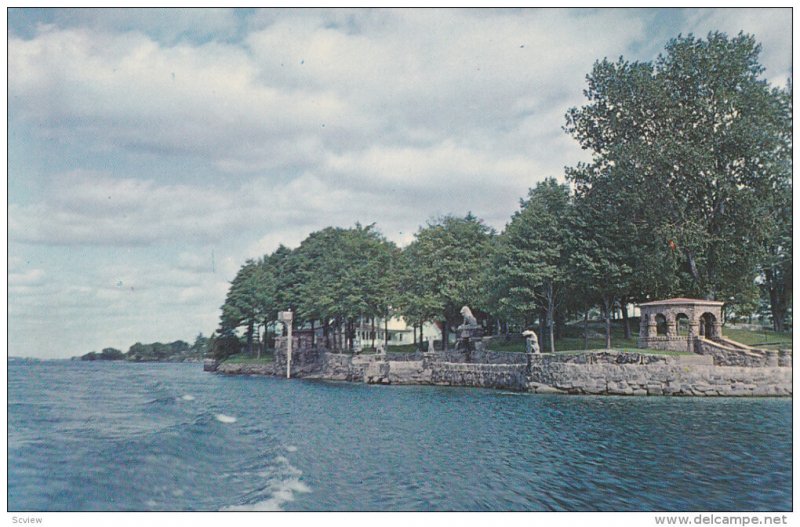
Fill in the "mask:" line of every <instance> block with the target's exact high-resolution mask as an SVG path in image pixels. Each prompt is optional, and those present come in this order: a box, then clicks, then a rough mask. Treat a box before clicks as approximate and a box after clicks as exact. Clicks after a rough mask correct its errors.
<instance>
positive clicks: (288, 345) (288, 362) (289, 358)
mask: <svg viewBox="0 0 800 527" xmlns="http://www.w3.org/2000/svg"><path fill="white" fill-rule="evenodd" d="M286 335H287V336H286V340H287V342H286V378H287V379H291V378H292V320H291V319H289V320H288V321H286Z"/></svg>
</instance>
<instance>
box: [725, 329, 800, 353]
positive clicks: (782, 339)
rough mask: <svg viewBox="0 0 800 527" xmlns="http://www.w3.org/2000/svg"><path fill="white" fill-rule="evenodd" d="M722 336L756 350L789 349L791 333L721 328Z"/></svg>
mask: <svg viewBox="0 0 800 527" xmlns="http://www.w3.org/2000/svg"><path fill="white" fill-rule="evenodd" d="M722 335H723V336H724V337H726V338H729V339H731V340H735V341H737V342H741V343H742V344H746V345H748V346H753V347H756V348H791V347H792V333H791V331H786V332H783V333H776V332H775V331H772V330H771V329H761V330H750V329H734V328H728V327H723V328H722Z"/></svg>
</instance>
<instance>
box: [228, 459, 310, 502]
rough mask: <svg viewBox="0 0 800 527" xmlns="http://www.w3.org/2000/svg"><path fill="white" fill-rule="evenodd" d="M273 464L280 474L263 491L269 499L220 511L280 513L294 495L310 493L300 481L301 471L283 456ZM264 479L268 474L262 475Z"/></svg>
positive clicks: (292, 499) (293, 498)
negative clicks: (267, 494)
mask: <svg viewBox="0 0 800 527" xmlns="http://www.w3.org/2000/svg"><path fill="white" fill-rule="evenodd" d="M275 462H276V463H277V464H278V467H277V468H278V470H279V472H281V474H280V475H279V476H278V477H277V478H276V479H273V480H272V481H270V482H269V483H268V484H267V485H266V487H264V490H265V491H267V492H269V497H268V498H267V499H265V500H261V501H257V502H255V503H245V504H241V505H230V506H228V507H223V508H222V509H221V510H222V511H251V512H252V511H259V512H266V511H281V510H283V505H285V504H286V503H289V502H291V501H294V500H295V495H296V494H305V493H309V492H311V488H310V487H309V486H308V485H306V484H305V483H303V482H302V481H300V476H302V475H303V471H302V470H300V469H298V468H297V467H294V466H292V465H291V464H290V463H289V460H288V459H287V458H286V457H284V456H277V457H276V458H275ZM263 476H264V477H267V476H268V474H267V473H264V474H263Z"/></svg>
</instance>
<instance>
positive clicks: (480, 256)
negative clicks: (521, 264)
mask: <svg viewBox="0 0 800 527" xmlns="http://www.w3.org/2000/svg"><path fill="white" fill-rule="evenodd" d="M494 246H495V233H494V230H493V229H491V228H489V227H488V226H486V225H485V224H484V223H483V222H482V221H481V220H479V219H478V218H476V217H475V216H473V215H472V214H471V213H470V214H467V216H466V217H464V218H457V217H454V216H444V217H442V218H440V219H438V220H435V221H432V222H429V223H428V225H427V226H426V227H424V228H421V229H420V230H419V231H418V232H417V234H416V237H415V239H414V241H413V242H411V244H409V246H408V247H406V249H405V250H404V261H405V266H406V269H407V272H406V275H405V280H406V295H405V297H404V309H405V311H406V313H408V316H409V317H418V318H419V319H422V318H423V317H425V318H428V319H433V320H438V321H439V322H441V323H442V324H443V326H444V327H445V328H446V331H447V330H451V329H454V328H455V327H456V326H457V325H458V324H459V323H460V322H461V320H462V318H461V315H460V311H461V308H462V307H463V306H464V305H468V306H469V307H470V308H471V309H472V311H473V312H474V313H475V314H476V316H480V315H481V312H484V313H485V312H486V310H487V307H488V300H489V288H488V285H487V284H488V282H489V280H488V276H489V272H490V271H489V270H490V268H491V263H492V260H493V253H494ZM446 331H445V332H444V333H445V334H446ZM444 342H445V346H446V345H447V339H444Z"/></svg>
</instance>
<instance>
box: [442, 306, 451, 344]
mask: <svg viewBox="0 0 800 527" xmlns="http://www.w3.org/2000/svg"><path fill="white" fill-rule="evenodd" d="M447 329H448V325H447V313H445V315H444V322H442V351H447V350H448V347H449V346H448V344H449V342H448V341H449V340H450V339H449V338H447V337H448V336H449V335H448V334H447V333H448V331H447Z"/></svg>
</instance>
